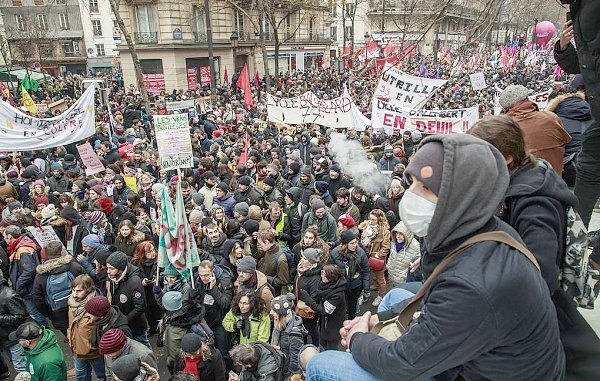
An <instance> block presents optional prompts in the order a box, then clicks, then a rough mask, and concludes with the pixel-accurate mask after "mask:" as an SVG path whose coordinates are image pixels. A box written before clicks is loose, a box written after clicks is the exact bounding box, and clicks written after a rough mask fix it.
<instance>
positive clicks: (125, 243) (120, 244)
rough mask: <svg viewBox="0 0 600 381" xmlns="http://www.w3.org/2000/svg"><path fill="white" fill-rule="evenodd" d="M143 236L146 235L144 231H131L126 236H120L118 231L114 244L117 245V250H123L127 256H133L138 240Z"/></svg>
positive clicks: (141, 239) (142, 239) (142, 238)
mask: <svg viewBox="0 0 600 381" xmlns="http://www.w3.org/2000/svg"><path fill="white" fill-rule="evenodd" d="M145 237H146V236H145V235H144V233H142V232H141V231H138V230H134V231H132V232H131V234H129V236H128V237H123V236H121V233H119V234H118V235H117V239H116V241H115V246H116V247H117V250H118V251H122V252H124V253H125V254H127V256H128V257H129V258H131V257H133V253H134V252H135V248H136V247H137V245H138V244H139V243H140V242H142V241H144V239H145Z"/></svg>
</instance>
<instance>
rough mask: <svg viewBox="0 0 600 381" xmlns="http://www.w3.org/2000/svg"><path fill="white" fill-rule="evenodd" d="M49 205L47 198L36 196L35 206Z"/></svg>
mask: <svg viewBox="0 0 600 381" xmlns="http://www.w3.org/2000/svg"><path fill="white" fill-rule="evenodd" d="M49 203H50V200H48V197H46V196H37V197H36V198H35V206H40V205H48V204H49Z"/></svg>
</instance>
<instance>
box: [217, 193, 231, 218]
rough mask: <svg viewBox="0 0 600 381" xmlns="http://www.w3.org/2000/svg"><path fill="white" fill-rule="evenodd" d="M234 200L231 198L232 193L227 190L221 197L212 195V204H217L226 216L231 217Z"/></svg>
mask: <svg viewBox="0 0 600 381" xmlns="http://www.w3.org/2000/svg"><path fill="white" fill-rule="evenodd" d="M235 204H236V201H235V198H233V193H231V192H227V194H226V195H225V196H223V198H218V197H216V196H215V197H214V198H213V205H219V206H220V207H221V208H223V210H225V215H226V216H227V218H233V207H234V206H235Z"/></svg>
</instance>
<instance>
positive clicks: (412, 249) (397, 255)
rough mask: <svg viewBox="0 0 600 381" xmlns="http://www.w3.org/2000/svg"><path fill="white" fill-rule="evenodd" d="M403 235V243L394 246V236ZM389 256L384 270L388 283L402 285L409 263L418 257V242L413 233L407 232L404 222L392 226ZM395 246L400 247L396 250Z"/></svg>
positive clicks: (395, 242)
mask: <svg viewBox="0 0 600 381" xmlns="http://www.w3.org/2000/svg"><path fill="white" fill-rule="evenodd" d="M397 233H402V235H404V243H403V244H400V245H396V244H397V241H396V234H397ZM391 236H392V237H391V244H390V255H389V257H388V260H387V264H386V269H387V270H388V276H389V278H390V282H392V284H394V285H398V284H400V283H404V282H405V281H406V275H407V271H408V267H409V266H410V263H411V262H412V261H413V260H414V259H415V258H417V257H419V256H420V254H421V252H420V247H421V246H420V245H419V240H418V239H417V237H415V235H414V233H413V232H411V231H410V230H408V228H407V227H406V225H404V222H402V221H400V222H398V223H397V224H396V226H394V228H393V229H392V234H391ZM397 246H401V247H399V248H397Z"/></svg>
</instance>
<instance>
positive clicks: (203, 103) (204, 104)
mask: <svg viewBox="0 0 600 381" xmlns="http://www.w3.org/2000/svg"><path fill="white" fill-rule="evenodd" d="M196 105H197V106H198V109H200V112H201V113H203V114H206V113H207V112H211V111H212V99H211V98H210V96H207V97H202V98H197V99H196Z"/></svg>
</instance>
